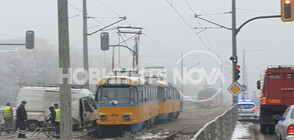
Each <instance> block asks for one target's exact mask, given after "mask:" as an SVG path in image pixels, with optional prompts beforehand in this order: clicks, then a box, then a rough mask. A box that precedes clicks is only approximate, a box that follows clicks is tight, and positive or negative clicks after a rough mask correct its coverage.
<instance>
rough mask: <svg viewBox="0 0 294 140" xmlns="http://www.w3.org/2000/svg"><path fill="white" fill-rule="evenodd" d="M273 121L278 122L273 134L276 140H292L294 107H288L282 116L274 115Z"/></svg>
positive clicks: (293, 137)
mask: <svg viewBox="0 0 294 140" xmlns="http://www.w3.org/2000/svg"><path fill="white" fill-rule="evenodd" d="M273 119H274V120H276V121H278V123H277V124H276V126H275V132H276V136H277V139H278V140H294V105H291V106H289V107H288V108H287V109H286V111H285V112H284V115H283V116H280V115H279V114H276V115H274V116H273Z"/></svg>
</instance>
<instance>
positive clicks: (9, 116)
mask: <svg viewBox="0 0 294 140" xmlns="http://www.w3.org/2000/svg"><path fill="white" fill-rule="evenodd" d="M2 115H3V117H4V121H5V128H6V129H7V133H9V132H10V130H11V129H12V120H13V109H12V107H11V104H10V103H7V104H6V106H5V107H4V110H3V112H2Z"/></svg>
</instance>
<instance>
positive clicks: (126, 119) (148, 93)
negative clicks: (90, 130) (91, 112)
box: [95, 76, 181, 133]
mask: <svg viewBox="0 0 294 140" xmlns="http://www.w3.org/2000/svg"><path fill="white" fill-rule="evenodd" d="M95 100H96V101H97V102H98V105H97V110H98V117H97V118H98V120H97V124H98V126H99V128H100V129H102V131H103V129H105V130H106V131H111V130H113V129H118V130H123V131H130V132H132V133H134V132H137V131H140V130H141V129H143V128H144V127H149V126H150V125H152V124H155V123H156V122H157V121H162V120H167V119H173V118H177V117H178V115H179V112H180V110H181V101H180V94H179V92H178V91H177V89H176V88H174V87H173V86H171V84H169V83H167V82H163V81H156V82H148V80H146V79H145V78H140V77H127V76H110V77H107V78H103V79H101V80H100V81H99V83H98V85H97V90H96V94H95ZM109 129H111V130H109ZM104 132H105V131H104Z"/></svg>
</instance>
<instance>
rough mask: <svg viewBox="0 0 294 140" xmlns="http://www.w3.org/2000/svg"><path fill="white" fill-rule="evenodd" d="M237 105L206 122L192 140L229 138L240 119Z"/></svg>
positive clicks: (224, 139)
mask: <svg viewBox="0 0 294 140" xmlns="http://www.w3.org/2000/svg"><path fill="white" fill-rule="evenodd" d="M237 109H238V108H237V105H235V106H233V107H231V108H230V109H228V110H226V111H225V112H224V113H223V114H221V115H220V116H217V117H216V118H215V119H214V120H212V121H210V122H208V123H207V124H205V125H204V126H203V127H202V128H201V129H200V130H199V131H198V132H197V133H196V134H195V135H194V137H193V138H192V139H191V140H228V139H230V138H231V136H232V134H233V131H234V128H235V126H236V124H237V121H238V111H237Z"/></svg>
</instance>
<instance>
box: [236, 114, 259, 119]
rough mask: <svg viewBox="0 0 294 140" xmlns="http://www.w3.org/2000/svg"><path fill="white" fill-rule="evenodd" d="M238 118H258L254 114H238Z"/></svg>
mask: <svg viewBox="0 0 294 140" xmlns="http://www.w3.org/2000/svg"><path fill="white" fill-rule="evenodd" d="M239 120H259V116H258V115H256V114H239Z"/></svg>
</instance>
